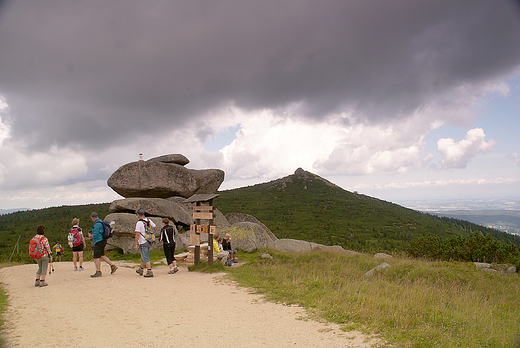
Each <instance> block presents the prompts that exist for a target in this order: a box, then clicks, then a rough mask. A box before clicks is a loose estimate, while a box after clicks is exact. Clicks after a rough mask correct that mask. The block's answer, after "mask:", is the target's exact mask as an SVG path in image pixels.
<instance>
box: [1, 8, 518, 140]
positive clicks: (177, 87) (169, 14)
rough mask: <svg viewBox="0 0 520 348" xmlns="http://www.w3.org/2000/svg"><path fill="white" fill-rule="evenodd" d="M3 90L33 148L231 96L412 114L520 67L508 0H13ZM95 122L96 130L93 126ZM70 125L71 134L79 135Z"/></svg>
mask: <svg viewBox="0 0 520 348" xmlns="http://www.w3.org/2000/svg"><path fill="white" fill-rule="evenodd" d="M0 10H1V12H2V13H1V14H0V49H1V52H2V53H1V54H0V94H2V95H4V96H6V100H7V103H8V104H9V106H10V108H11V115H12V119H11V120H10V121H11V123H12V125H13V130H14V132H15V135H16V136H17V137H27V138H28V140H27V141H28V142H34V144H35V145H36V146H40V147H42V146H45V145H50V144H58V145H65V144H69V143H71V142H77V143H78V144H79V145H81V146H95V145H96V143H97V144H99V139H100V138H101V137H102V136H104V135H106V133H108V132H110V133H111V135H112V137H111V139H112V141H114V142H124V141H127V140H128V139H131V138H132V137H133V136H135V134H136V132H139V133H140V134H142V133H143V132H148V133H152V132H160V131H164V130H165V129H168V128H181V127H183V126H186V125H187V124H188V123H189V122H191V121H193V120H196V119H198V118H200V117H201V116H202V115H203V114H204V113H205V112H206V111H209V110H215V109H217V108H219V107H220V106H223V105H226V104H227V103H229V102H233V103H235V105H237V106H239V107H241V108H243V109H247V110H253V109H262V108H271V109H283V108H285V107H287V106H289V105H294V104H295V103H296V104H298V105H300V106H301V109H300V110H299V111H300V112H301V114H302V115H305V116H307V117H313V118H316V119H320V118H323V117H324V116H326V115H327V114H329V113H331V112H337V111H341V110H348V111H355V112H356V115H361V116H363V117H366V118H368V119H371V120H373V121H377V120H379V119H380V118H394V117H405V116H406V115H408V114H409V113H410V112H412V111H413V110H415V109H417V108H420V107H421V106H423V105H424V104H425V103H427V102H428V101H429V99H430V98H432V96H435V95H436V94H437V93H442V92H443V91H444V90H446V89H447V88H450V87H453V86H457V85H461V84H463V83H468V84H472V83H478V82H479V81H482V80H485V79H488V78H491V77H493V76H497V75H501V74H507V73H510V72H511V71H512V70H513V69H514V68H516V67H518V66H519V65H520V45H519V44H518V38H519V37H520V21H519V17H518V13H517V12H515V11H516V7H515V6H514V3H513V2H508V1H494V0H492V1H477V0H467V1H451V0H449V1H438V0H431V1H370V0H362V1H361V0H360V1H327V0H325V1H308V0H300V1H274V0H262V1H225V0H223V1H169V0H168V1H141V0H139V1H118V2H117V1H110V2H106V1H85V2H77V1H75V2H72V1H71V2H64V1H38V2H33V1H12V2H10V3H7V4H3V5H2V6H1V7H0ZM96 129H99V130H100V131H98V132H95V130H96ZM71 134H74V137H71Z"/></svg>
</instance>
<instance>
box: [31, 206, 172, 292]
mask: <svg viewBox="0 0 520 348" xmlns="http://www.w3.org/2000/svg"><path fill="white" fill-rule="evenodd" d="M135 213H136V215H137V218H138V221H137V223H136V225H135V250H138V251H139V253H140V255H141V264H140V267H139V268H138V269H137V270H136V272H137V274H139V275H142V276H144V277H146V278H151V277H153V272H152V266H151V263H150V247H151V245H152V244H153V243H155V231H156V229H157V227H156V225H155V224H154V222H153V221H152V220H150V219H149V218H146V217H145V212H144V210H143V209H137V210H136V212H135ZM90 219H91V220H92V222H94V226H93V228H92V231H90V232H89V233H88V237H89V238H91V239H92V244H93V247H92V249H93V258H94V264H95V266H96V272H95V273H94V274H92V275H91V277H92V278H97V277H101V276H102V275H103V274H102V272H101V260H103V261H105V262H106V263H107V264H108V265H109V266H110V274H113V273H114V272H115V271H116V270H117V268H118V267H117V266H116V265H115V264H114V263H113V262H112V261H111V260H110V259H109V258H108V256H106V255H105V247H106V244H107V239H108V238H110V237H112V235H113V234H114V231H113V228H112V226H111V224H110V223H108V222H107V221H103V220H101V219H100V218H99V216H98V214H97V213H96V212H93V213H92V214H90ZM162 223H163V227H162V229H161V235H160V239H159V240H160V241H162V242H163V249H164V255H165V257H166V261H167V264H168V267H169V269H170V270H169V271H168V273H169V274H175V273H177V272H178V268H177V262H176V260H175V256H174V252H175V234H176V233H177V229H176V227H175V225H173V226H172V225H170V220H169V219H167V218H164V219H163V220H162ZM44 234H45V227H44V226H42V225H40V226H38V227H37V230H36V235H35V236H34V237H33V238H32V239H31V241H30V242H29V256H31V258H33V259H34V260H35V261H36V263H37V264H38V271H37V272H36V281H35V284H34V285H35V286H37V287H44V286H47V285H48V284H47V283H46V282H45V276H46V274H47V269H48V268H49V265H51V264H52V251H51V247H50V244H49V241H48V239H47V237H45V236H44ZM67 241H68V244H69V246H70V247H71V248H72V261H73V263H74V270H75V271H77V270H79V271H83V270H84V268H83V250H84V248H85V247H86V244H85V237H84V235H83V231H82V229H81V228H80V227H79V219H77V218H74V219H72V228H71V229H70V231H69V234H68V236H67ZM56 244H57V245H55V246H54V249H55V250H56V251H58V250H59V257H60V260H61V253H62V252H63V247H61V245H59V243H58V242H56ZM57 255H58V253H57ZM78 261H79V268H78V264H77V262H78ZM145 267H146V273H144V269H145ZM49 274H50V271H49Z"/></svg>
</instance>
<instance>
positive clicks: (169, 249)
mask: <svg viewBox="0 0 520 348" xmlns="http://www.w3.org/2000/svg"><path fill="white" fill-rule="evenodd" d="M162 223H163V228H162V229H161V237H160V238H159V240H160V241H161V242H163V250H164V256H165V257H166V263H167V264H168V267H170V270H169V271H168V274H175V273H177V272H178V271H179V269H178V268H177V261H176V260H175V256H174V253H175V233H177V228H176V227H175V225H173V226H170V220H169V219H168V218H164V219H163V220H162Z"/></svg>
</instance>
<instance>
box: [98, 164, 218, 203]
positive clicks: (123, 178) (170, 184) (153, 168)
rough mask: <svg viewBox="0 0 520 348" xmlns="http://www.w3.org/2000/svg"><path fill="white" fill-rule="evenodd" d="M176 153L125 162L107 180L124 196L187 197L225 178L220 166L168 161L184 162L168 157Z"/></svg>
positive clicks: (213, 188)
mask: <svg viewBox="0 0 520 348" xmlns="http://www.w3.org/2000/svg"><path fill="white" fill-rule="evenodd" d="M175 156H179V155H166V156H161V157H157V158H155V159H152V160H149V161H137V162H131V163H127V164H125V165H123V166H121V167H120V168H118V169H117V170H116V171H115V172H114V173H113V174H112V175H111V176H110V178H109V179H108V181H107V184H108V186H109V187H111V188H112V189H113V190H114V191H116V192H117V193H118V194H120V195H121V196H123V197H125V198H129V197H144V198H168V197H172V196H181V197H184V198H188V197H191V196H192V195H194V194H196V193H214V192H216V191H217V190H218V188H219V187H220V185H221V184H222V182H223V181H224V172H223V171H222V170H220V169H203V170H195V169H187V168H185V167H183V166H182V165H180V164H177V163H173V162H171V161H176V162H180V163H184V162H185V161H181V160H179V159H177V158H176V159H172V158H170V157H175ZM180 156H182V155H180ZM164 161H167V162H164ZM186 161H187V159H186Z"/></svg>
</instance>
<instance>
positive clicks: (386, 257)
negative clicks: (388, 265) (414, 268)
mask: <svg viewBox="0 0 520 348" xmlns="http://www.w3.org/2000/svg"><path fill="white" fill-rule="evenodd" d="M374 258H375V259H391V258H393V256H392V255H388V254H385V253H377V254H375V255H374Z"/></svg>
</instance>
